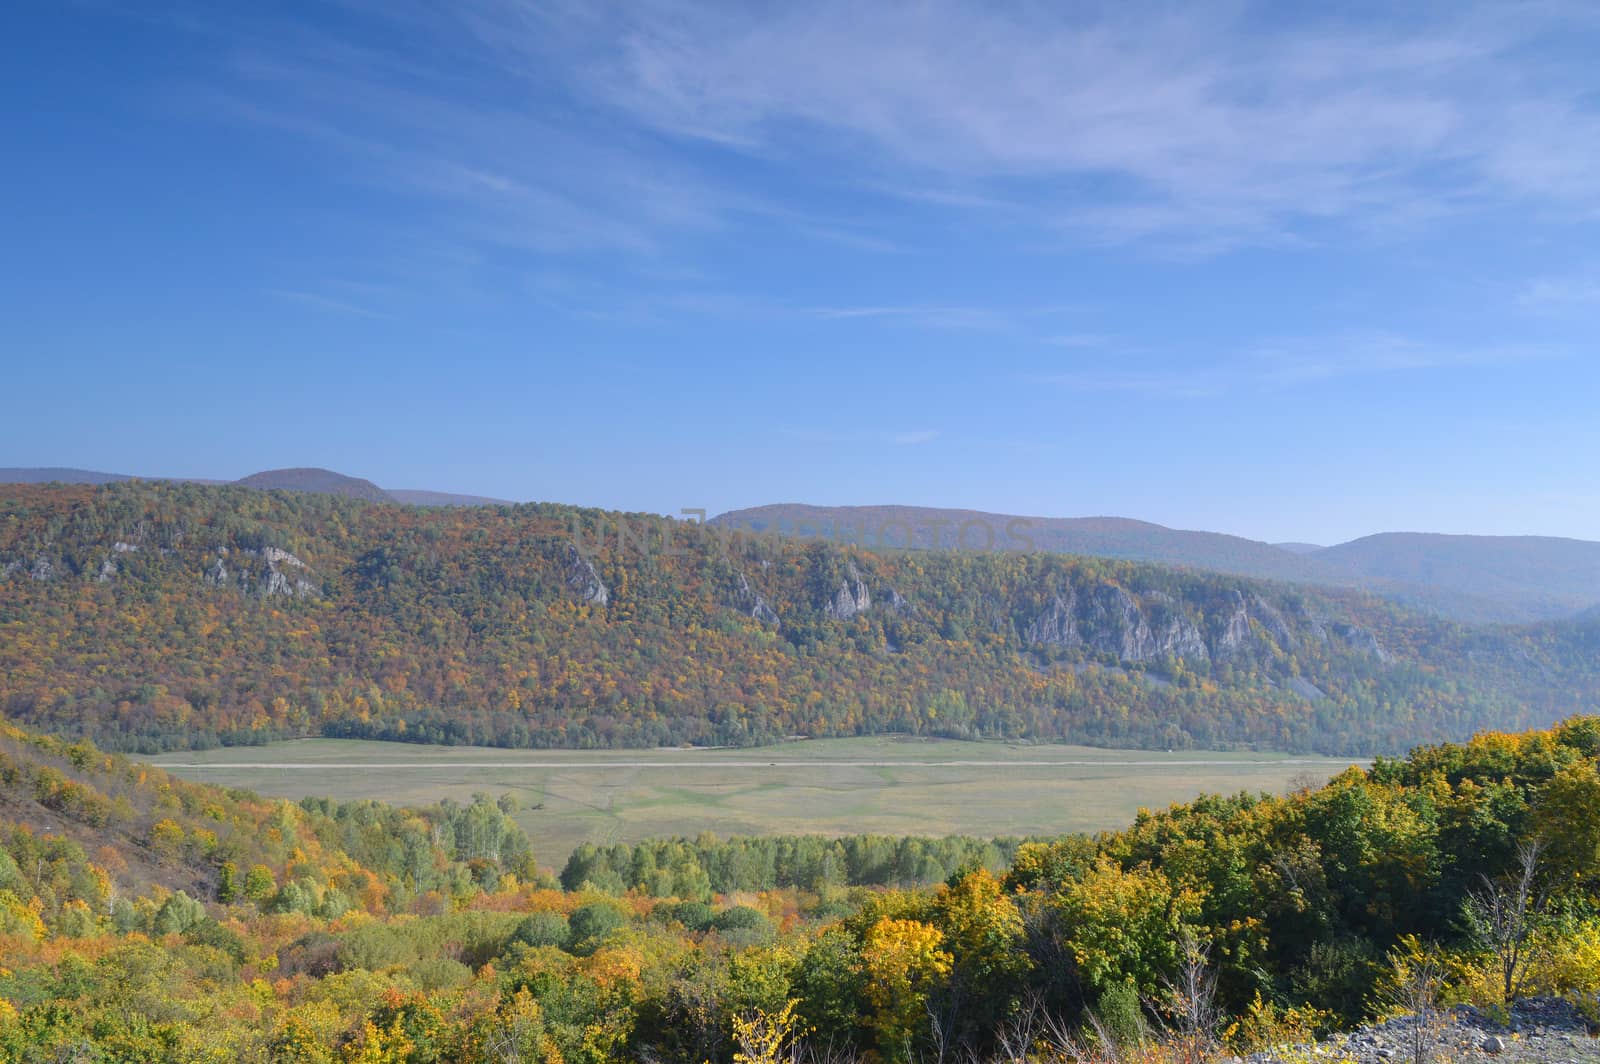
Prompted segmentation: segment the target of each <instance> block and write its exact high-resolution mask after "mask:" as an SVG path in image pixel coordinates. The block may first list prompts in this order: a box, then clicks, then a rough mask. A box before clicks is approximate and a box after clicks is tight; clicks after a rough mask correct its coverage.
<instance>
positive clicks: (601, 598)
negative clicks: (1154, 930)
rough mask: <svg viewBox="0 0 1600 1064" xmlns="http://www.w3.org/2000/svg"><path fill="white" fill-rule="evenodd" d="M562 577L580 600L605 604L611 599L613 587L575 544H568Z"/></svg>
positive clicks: (597, 604)
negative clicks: (607, 585)
mask: <svg viewBox="0 0 1600 1064" xmlns="http://www.w3.org/2000/svg"><path fill="white" fill-rule="evenodd" d="M562 577H563V579H564V580H565V582H566V585H567V590H569V591H571V592H572V593H573V594H574V595H576V596H577V597H578V600H579V601H580V602H588V603H591V604H593V605H596V606H604V605H606V604H607V603H608V602H610V601H611V589H610V588H608V587H606V585H605V581H603V580H601V579H600V571H599V570H598V569H596V568H595V567H594V563H593V562H592V561H590V560H589V559H588V558H586V557H584V555H583V552H582V551H580V550H578V548H577V546H576V545H575V544H572V543H568V544H567V549H566V553H565V556H564V568H563V571H562Z"/></svg>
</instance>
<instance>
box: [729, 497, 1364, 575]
mask: <svg viewBox="0 0 1600 1064" xmlns="http://www.w3.org/2000/svg"><path fill="white" fill-rule="evenodd" d="M711 523H712V524H714V525H719V526H722V527H725V528H747V529H753V530H760V531H777V532H780V533H783V534H793V535H803V536H812V537H820V538H823V539H832V540H837V541H841V542H843V541H850V542H857V543H860V544H861V545H863V546H865V547H868V548H883V549H904V548H906V547H915V548H919V549H930V548H952V547H960V548H963V549H967V550H1045V551H1052V552H1056V553H1062V554H1089V555H1098V556H1100V557H1105V558H1126V559H1128V560H1130V561H1155V562H1166V563H1169V564H1171V563H1175V564H1179V565H1192V566H1195V567H1196V568H1201V569H1214V570H1217V571H1219V572H1227V573H1239V574H1242V575H1245V576H1263V577H1269V578H1272V579H1275V580H1295V581H1300V582H1311V583H1322V584H1339V583H1345V582H1347V581H1344V580H1342V579H1341V576H1342V574H1340V573H1338V572H1336V571H1334V570H1332V569H1325V568H1324V567H1322V566H1320V565H1318V564H1317V563H1315V562H1307V561H1305V560H1304V559H1301V558H1297V557H1295V556H1294V555H1293V554H1291V553H1290V552H1288V551H1284V550H1280V549H1278V548H1277V547H1274V546H1273V545H1272V544H1270V543H1260V542H1257V541H1256V540H1253V539H1245V538H1243V537H1241V536H1229V535H1225V534H1223V533H1220V532H1193V531H1187V530H1183V529H1176V528H1167V527H1165V526H1163V525H1157V524H1151V523H1150V522H1148V521H1135V520H1131V519H1129V518H1125V517H1025V516H1021V515H1018V514H996V513H985V512H983V511H980V510H948V509H940V508H937V507H931V506H808V505H804V504H799V503H781V504H778V505H775V506H757V507H754V508H751V509H747V510H733V511H730V512H728V513H725V514H720V515H718V516H717V517H714V518H712V520H711Z"/></svg>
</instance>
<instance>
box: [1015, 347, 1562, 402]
mask: <svg viewBox="0 0 1600 1064" xmlns="http://www.w3.org/2000/svg"><path fill="white" fill-rule="evenodd" d="M1550 354H1551V353H1550V352H1549V351H1546V350H1543V349H1540V348H1536V347H1531V346H1517V345H1505V346H1493V345H1490V346H1475V345H1452V344H1441V343H1427V342H1422V341H1419V340H1414V339H1410V338H1406V337H1401V336H1395V335H1392V334H1386V333H1377V334H1356V335H1347V336H1342V337H1329V338H1320V339H1298V340H1285V341H1275V342H1272V343H1264V344H1260V345H1257V346H1255V347H1253V348H1251V349H1249V350H1246V351H1244V352H1241V353H1239V354H1236V355H1234V356H1231V357H1224V358H1221V359H1217V360H1212V361H1206V362H1203V363H1196V364H1193V365H1138V364H1134V365H1127V364H1125V365H1121V366H1109V367H1108V366H1103V365H1097V366H1089V367H1084V368H1080V369H1072V370H1064V371H1058V372H1049V373H1043V374H1039V375H1037V376H1036V377H1035V378H1034V380H1035V381H1036V382H1037V383H1042V384H1049V385H1054V386H1057V387H1061V388H1064V389H1067V390H1070V391H1081V392H1123V393H1129V394H1136V395H1143V396H1148V397H1152V398H1169V399H1204V398H1214V397H1218V396H1222V395H1227V394H1233V393H1239V392H1247V391H1256V392H1273V391H1287V390H1293V389H1299V388H1305V387H1310V386H1313V385H1315V384H1318V383H1322V382H1327V381H1332V380H1338V379H1343V378H1351V377H1370V376H1381V375H1387V374H1398V373H1412V372H1420V371H1427V370H1439V369H1470V368H1485V367H1494V366H1505V365H1512V364H1516V363H1518V362H1525V361H1529V360H1532V359H1539V358H1544V357H1549V356H1550Z"/></svg>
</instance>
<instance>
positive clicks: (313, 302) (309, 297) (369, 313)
mask: <svg viewBox="0 0 1600 1064" xmlns="http://www.w3.org/2000/svg"><path fill="white" fill-rule="evenodd" d="M262 291H263V292H265V293H266V294H267V295H269V296H275V297H277V298H278V299H287V300H290V301H292V302H295V303H300V304H302V305H304V306H308V307H314V308H316V309H317V310H326V311H332V312H334V313H336V314H354V315H356V316H357V317H362V318H382V317H387V315H385V314H381V313H379V312H378V311H375V310H369V309H367V308H366V307H362V306H357V305H356V304H354V303H350V302H347V301H346V300H343V299H335V298H333V297H332V296H324V295H318V294H317V293H316V292H299V291H295V290H294V289H289V288H265V289H262Z"/></svg>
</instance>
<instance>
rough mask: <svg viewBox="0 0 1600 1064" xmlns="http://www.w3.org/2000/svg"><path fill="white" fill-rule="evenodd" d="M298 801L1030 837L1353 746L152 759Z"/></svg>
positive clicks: (542, 833)
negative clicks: (515, 805) (482, 802)
mask: <svg viewBox="0 0 1600 1064" xmlns="http://www.w3.org/2000/svg"><path fill="white" fill-rule="evenodd" d="M151 760H152V761H154V762H155V763H156V764H159V765H161V766H163V767H164V768H166V769H167V770H168V771H169V772H171V773H173V774H174V775H177V776H180V777H183V778H187V779H193V780H201V781H204V782H207V783H216V784H221V785H223V786H228V787H243V788H247V789H249V790H253V791H256V792H259V793H261V794H268V795H277V796H282V797H285V798H293V799H299V798H303V797H305V796H307V795H326V796H328V797H332V798H337V799H356V798H374V799H378V800H380V801H385V802H394V803H398V804H402V805H406V804H425V803H430V802H436V801H439V800H440V799H443V798H453V799H455V800H457V801H463V802H464V801H468V800H470V799H471V797H472V795H473V794H475V793H478V792H486V793H488V794H491V795H494V796H499V795H501V794H506V793H509V794H513V795H515V796H516V798H517V800H518V802H519V804H520V806H521V809H520V811H519V812H518V814H517V819H518V820H519V821H520V822H521V824H522V826H523V827H524V828H525V829H526V830H527V832H528V834H529V836H530V837H531V838H532V839H533V840H534V845H535V847H536V850H537V852H538V854H539V857H540V863H541V864H550V865H554V866H557V867H559V866H560V865H561V864H562V863H563V862H564V861H565V859H566V856H567V854H568V853H570V852H571V851H572V849H573V848H574V847H575V846H577V845H578V844H579V843H582V842H596V843H611V842H635V841H638V840H640V839H645V838H651V837H656V836H663V835H696V834H699V833H700V832H702V831H711V832H715V833H716V834H718V835H722V836H727V835H738V834H757V835H765V834H795V833H806V832H818V833H823V834H831V835H843V834H853V833H856V832H871V833H881V834H889V835H946V834H956V833H959V834H971V835H1033V834H1057V833H1063V832H1074V831H1095V830H1099V829H1102V828H1112V827H1117V826H1119V825H1123V824H1126V823H1127V822H1128V820H1130V819H1131V818H1132V817H1133V815H1134V814H1135V813H1136V812H1137V811H1138V810H1139V809H1140V808H1141V807H1145V808H1160V807H1163V806H1166V805H1169V804H1171V803H1173V802H1179V801H1184V800H1187V799H1189V798H1193V797H1195V796H1196V795H1198V794H1201V793H1205V792H1223V793H1232V792H1237V791H1241V790H1245V791H1268V792H1273V793H1282V792H1284V791H1286V790H1288V789H1290V788H1292V787H1294V786H1298V785H1301V784H1304V783H1321V782H1323V781H1325V780H1326V779H1328V778H1329V777H1330V776H1333V775H1335V774H1337V773H1338V772H1340V771H1342V770H1343V769H1344V768H1346V767H1348V766H1349V765H1350V764H1351V762H1350V761H1349V760H1339V759H1330V758H1319V757H1304V756H1292V755H1284V754H1262V753H1249V752H1244V753H1240V752H1227V753H1222V752H1206V751H1181V752H1174V753H1162V752H1159V751H1149V750H1107V749H1100V748H1092V747H1082V746H1059V745H1026V744H1013V743H987V742H960V741H953V740H937V739H934V740H930V739H913V738H904V737H874V738H862V739H820V740H806V741H799V742H791V743H787V744H785V745H782V746H777V747H759V748H754V749H716V750H706V749H663V750H593V751H585V750H503V749H490V748H484V747H465V746H424V745H418V744H411V743H383V742H366V741H360V740H343V739H306V740H299V741H294V742H284V743H273V744H270V745H266V746H257V747H229V748H225V749H218V750H208V751H200V752H194V751H189V752H181V753H174V754H167V755H164V756H161V757H156V758H152V759H151Z"/></svg>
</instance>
